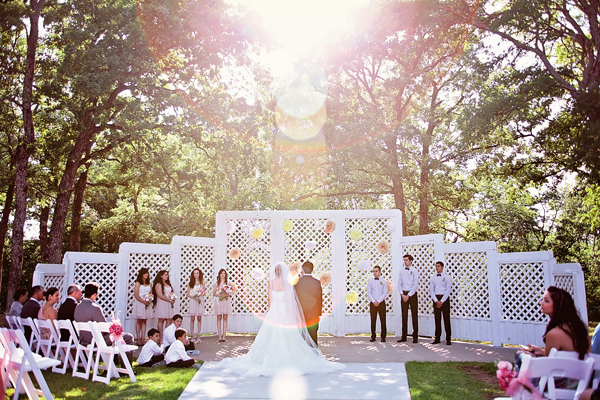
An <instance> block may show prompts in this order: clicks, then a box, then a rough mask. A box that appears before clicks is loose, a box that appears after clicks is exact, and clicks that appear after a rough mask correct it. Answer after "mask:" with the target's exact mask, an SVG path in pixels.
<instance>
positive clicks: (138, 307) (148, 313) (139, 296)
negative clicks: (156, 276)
mask: <svg viewBox="0 0 600 400" xmlns="http://www.w3.org/2000/svg"><path fill="white" fill-rule="evenodd" d="M151 291H152V286H151V285H150V272H149V271H148V268H140V271H139V272H138V275H137V278H136V279H135V285H134V286H133V297H134V302H133V318H135V336H136V337H137V339H135V340H136V342H137V344H138V346H143V345H144V337H146V321H148V319H150V318H152V307H150V305H151V304H152V302H151V301H147V300H146V299H145V298H146V296H147V295H148V294H149V293H150V292H151Z"/></svg>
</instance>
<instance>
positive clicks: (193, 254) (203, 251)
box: [179, 245, 215, 315]
mask: <svg viewBox="0 0 600 400" xmlns="http://www.w3.org/2000/svg"><path fill="white" fill-rule="evenodd" d="M195 268H199V269H200V271H202V273H203V274H204V286H205V287H206V294H205V296H204V309H205V312H206V314H210V313H212V309H213V296H212V290H213V286H214V283H215V280H214V279H213V277H214V276H215V270H214V268H215V248H214V247H213V246H196V245H182V246H181V274H180V276H181V281H180V283H179V287H180V288H181V297H180V302H179V305H180V312H181V314H182V315H187V314H188V312H189V305H190V298H189V297H187V296H186V295H185V293H186V291H187V290H188V287H189V282H190V276H191V274H192V271H193V270H194V269H195ZM194 301H196V300H194Z"/></svg>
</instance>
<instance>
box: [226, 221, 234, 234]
mask: <svg viewBox="0 0 600 400" xmlns="http://www.w3.org/2000/svg"><path fill="white" fill-rule="evenodd" d="M235 228H236V226H235V222H233V221H229V222H228V223H227V225H226V226H225V232H227V234H228V235H231V234H232V233H233V232H235Z"/></svg>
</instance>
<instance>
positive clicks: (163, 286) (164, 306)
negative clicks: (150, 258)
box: [152, 269, 177, 337]
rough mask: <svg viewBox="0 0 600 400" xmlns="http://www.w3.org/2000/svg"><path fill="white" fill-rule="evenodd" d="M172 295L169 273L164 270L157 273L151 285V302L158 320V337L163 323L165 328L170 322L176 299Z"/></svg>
mask: <svg viewBox="0 0 600 400" xmlns="http://www.w3.org/2000/svg"><path fill="white" fill-rule="evenodd" d="M173 293H174V292H173V286H171V280H170V279H169V272H168V271H167V270H164V269H163V270H161V271H158V274H157V275H156V278H154V283H153V284H152V294H154V299H153V300H152V302H153V303H154V314H155V317H156V318H157V319H158V327H157V328H158V331H159V332H160V337H162V336H163V330H164V329H165V322H167V326H169V325H170V322H172V320H171V317H172V316H173V304H175V298H176V297H177V296H174V294H173ZM168 321H170V322H168Z"/></svg>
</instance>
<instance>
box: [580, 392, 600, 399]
mask: <svg viewBox="0 0 600 400" xmlns="http://www.w3.org/2000/svg"><path fill="white" fill-rule="evenodd" d="M579 400H600V389H588V390H586V391H585V392H583V393H581V397H580V398H579Z"/></svg>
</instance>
